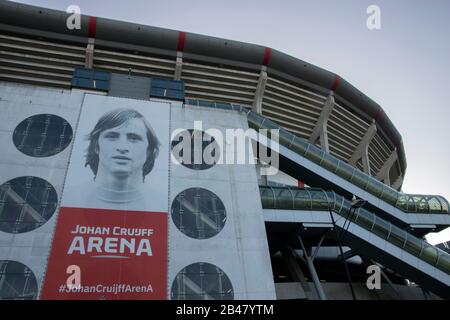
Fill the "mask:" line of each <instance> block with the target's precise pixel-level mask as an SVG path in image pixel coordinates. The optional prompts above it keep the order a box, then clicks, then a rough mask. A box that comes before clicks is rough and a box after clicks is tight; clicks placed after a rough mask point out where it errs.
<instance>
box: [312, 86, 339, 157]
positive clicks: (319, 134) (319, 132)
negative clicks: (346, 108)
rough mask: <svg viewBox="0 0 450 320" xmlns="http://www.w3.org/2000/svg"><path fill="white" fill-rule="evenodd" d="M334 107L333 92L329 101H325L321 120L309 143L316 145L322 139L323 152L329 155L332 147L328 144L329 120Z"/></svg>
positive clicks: (328, 98) (318, 121)
mask: <svg viewBox="0 0 450 320" xmlns="http://www.w3.org/2000/svg"><path fill="white" fill-rule="evenodd" d="M333 107H334V95H333V92H331V93H330V94H329V95H328V97H327V100H326V101H325V104H324V106H323V109H322V112H321V113H320V116H319V120H317V123H316V126H315V127H314V130H313V132H312V134H311V137H310V138H309V142H311V143H313V144H314V143H316V142H317V140H318V139H320V146H321V147H322V150H324V151H325V152H327V153H330V146H329V143H328V130H327V127H328V119H329V118H330V114H331V111H332V110H333Z"/></svg>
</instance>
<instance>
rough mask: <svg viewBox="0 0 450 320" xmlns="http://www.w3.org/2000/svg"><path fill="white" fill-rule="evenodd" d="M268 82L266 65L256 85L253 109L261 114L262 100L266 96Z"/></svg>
mask: <svg viewBox="0 0 450 320" xmlns="http://www.w3.org/2000/svg"><path fill="white" fill-rule="evenodd" d="M266 83H267V68H266V66H262V67H261V72H260V73H259V79H258V85H257V86H256V91H255V98H254V99H253V107H252V110H253V111H255V112H257V113H259V114H261V113H262V101H263V97H264V91H265V90H266Z"/></svg>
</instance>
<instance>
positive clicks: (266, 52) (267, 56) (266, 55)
mask: <svg viewBox="0 0 450 320" xmlns="http://www.w3.org/2000/svg"><path fill="white" fill-rule="evenodd" d="M271 52H272V50H271V49H270V48H266V50H264V62H263V65H264V66H267V65H269V61H270V53H271Z"/></svg>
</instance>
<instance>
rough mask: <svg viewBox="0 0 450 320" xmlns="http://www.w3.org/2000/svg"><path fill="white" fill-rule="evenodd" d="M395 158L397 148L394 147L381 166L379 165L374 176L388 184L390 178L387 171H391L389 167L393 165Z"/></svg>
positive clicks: (396, 156) (389, 183)
mask: <svg viewBox="0 0 450 320" xmlns="http://www.w3.org/2000/svg"><path fill="white" fill-rule="evenodd" d="M397 159H398V154H397V148H395V149H394V151H393V152H392V153H391V155H390V156H389V158H388V159H387V160H386V162H385V163H384V165H383V167H381V169H380V171H379V172H378V174H377V176H376V178H377V179H378V180H381V181H383V182H384V183H385V184H387V185H389V186H390V185H391V180H390V178H389V172H390V171H391V168H392V166H393V165H394V163H395V161H397Z"/></svg>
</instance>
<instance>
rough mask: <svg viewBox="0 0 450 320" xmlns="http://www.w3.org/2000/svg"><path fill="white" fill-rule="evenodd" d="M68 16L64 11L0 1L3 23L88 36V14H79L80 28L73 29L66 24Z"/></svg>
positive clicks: (0, 19)
mask: <svg viewBox="0 0 450 320" xmlns="http://www.w3.org/2000/svg"><path fill="white" fill-rule="evenodd" d="M69 16H70V14H69V13H67V12H64V11H59V10H53V9H47V8H41V7H36V6H31V5H23V4H20V3H14V2H10V1H0V21H1V23H3V24H9V25H13V26H19V27H26V28H31V29H38V30H44V31H51V32H58V33H65V34H67V35H70V36H82V37H88V36H89V16H85V15H81V28H80V29H74V30H69V29H68V28H67V26H66V22H67V18H68V17H69Z"/></svg>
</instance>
